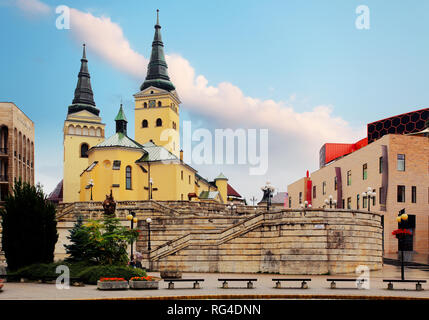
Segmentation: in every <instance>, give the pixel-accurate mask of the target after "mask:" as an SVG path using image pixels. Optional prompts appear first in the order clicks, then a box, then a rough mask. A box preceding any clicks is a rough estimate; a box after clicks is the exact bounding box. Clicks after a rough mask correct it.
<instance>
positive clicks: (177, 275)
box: [160, 270, 182, 279]
mask: <svg viewBox="0 0 429 320" xmlns="http://www.w3.org/2000/svg"><path fill="white" fill-rule="evenodd" d="M160 275H161V278H162V279H181V278H182V272H181V271H178V270H174V271H161V272H160Z"/></svg>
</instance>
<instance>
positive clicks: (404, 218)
mask: <svg viewBox="0 0 429 320" xmlns="http://www.w3.org/2000/svg"><path fill="white" fill-rule="evenodd" d="M396 221H397V222H398V225H399V229H405V227H406V222H407V221H408V215H407V214H406V213H405V209H402V210H401V211H399V214H398V216H397V217H396ZM406 234H407V233H405V232H402V233H399V234H397V237H398V244H399V249H400V250H401V280H405V272H404V240H405V236H406Z"/></svg>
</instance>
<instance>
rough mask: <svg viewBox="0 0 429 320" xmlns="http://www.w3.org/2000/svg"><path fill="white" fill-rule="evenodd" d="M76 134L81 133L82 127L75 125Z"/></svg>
mask: <svg viewBox="0 0 429 320" xmlns="http://www.w3.org/2000/svg"><path fill="white" fill-rule="evenodd" d="M76 134H78V135H80V134H82V128H81V127H80V126H77V127H76Z"/></svg>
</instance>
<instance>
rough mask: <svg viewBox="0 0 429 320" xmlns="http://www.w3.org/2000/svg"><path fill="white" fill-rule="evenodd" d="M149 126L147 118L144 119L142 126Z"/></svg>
mask: <svg viewBox="0 0 429 320" xmlns="http://www.w3.org/2000/svg"><path fill="white" fill-rule="evenodd" d="M147 127H148V122H147V120H146V119H144V120H143V121H142V128H147Z"/></svg>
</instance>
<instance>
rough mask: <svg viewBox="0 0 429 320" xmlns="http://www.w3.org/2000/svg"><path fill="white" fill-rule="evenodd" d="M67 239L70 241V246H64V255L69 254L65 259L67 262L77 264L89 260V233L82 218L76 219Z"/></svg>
mask: <svg viewBox="0 0 429 320" xmlns="http://www.w3.org/2000/svg"><path fill="white" fill-rule="evenodd" d="M67 239H69V241H70V244H65V245H64V247H65V249H66V253H67V254H69V257H68V258H67V259H66V260H67V261H70V262H72V261H73V262H78V261H85V260H89V259H90V251H91V248H89V245H90V243H89V233H88V232H87V230H86V228H85V227H84V225H83V218H82V216H79V217H78V218H77V221H76V223H75V224H74V226H73V229H71V230H70V235H69V236H68V237H67Z"/></svg>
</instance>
